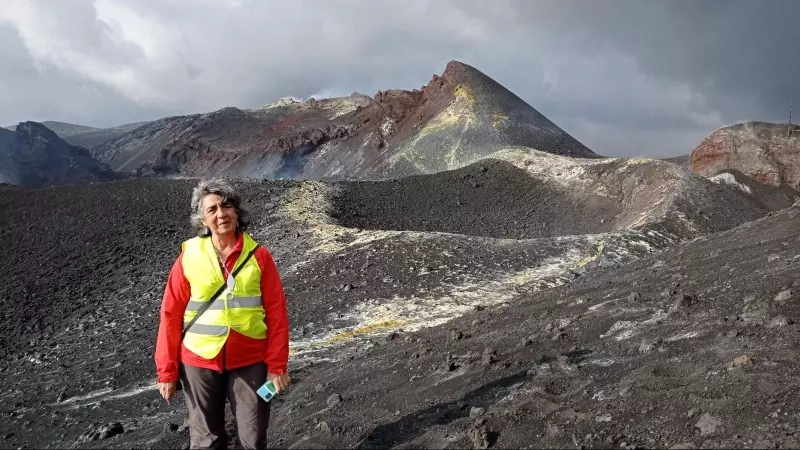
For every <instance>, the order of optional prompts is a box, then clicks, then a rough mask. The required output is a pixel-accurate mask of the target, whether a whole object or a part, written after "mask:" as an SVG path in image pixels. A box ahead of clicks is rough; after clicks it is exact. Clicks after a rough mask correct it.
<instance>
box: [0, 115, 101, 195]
mask: <svg viewBox="0 0 800 450" xmlns="http://www.w3.org/2000/svg"><path fill="white" fill-rule="evenodd" d="M115 178H117V176H116V174H114V172H113V171H111V169H110V168H109V167H108V166H107V165H105V164H102V163H100V162H98V161H97V160H95V159H94V158H93V157H92V156H91V154H89V151H88V150H87V149H85V148H83V147H78V146H74V145H70V144H69V143H67V142H66V141H64V140H63V139H61V138H60V137H58V135H57V134H56V133H55V132H53V131H52V130H50V129H49V128H47V127H45V126H44V125H42V124H40V123H37V122H22V123H20V124H19V125H16V126H15V127H14V131H11V130H8V129H0V183H9V184H17V185H24V186H42V185H51V184H55V185H61V184H77V183H83V182H90V181H107V180H113V179H115Z"/></svg>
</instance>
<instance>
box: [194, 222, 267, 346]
mask: <svg viewBox="0 0 800 450" xmlns="http://www.w3.org/2000/svg"><path fill="white" fill-rule="evenodd" d="M242 234H243V240H244V245H243V247H242V252H241V254H240V255H239V258H238V260H237V261H236V264H235V265H234V270H235V268H237V267H239V266H240V265H241V264H242V260H244V259H245V258H246V257H247V254H248V253H249V252H250V251H251V250H252V249H254V248H255V247H256V245H257V243H256V242H255V241H254V240H253V238H252V237H250V235H248V234H247V233H242ZM182 248H183V257H182V258H181V263H182V265H183V274H184V276H185V277H186V279H187V280H188V281H189V286H190V287H191V298H190V299H189V304H188V305H187V306H186V311H185V312H184V314H183V323H189V322H190V321H191V320H192V319H193V318H194V316H195V315H196V314H197V311H198V310H199V309H200V306H201V305H202V304H203V303H205V302H208V301H210V300H211V298H210V297H211V296H212V295H214V293H215V292H216V291H217V289H218V288H219V287H220V286H222V285H223V284H225V278H224V276H223V274H222V269H221V268H220V266H219V259H218V258H217V252H216V250H215V249H214V245H213V244H212V243H211V237H194V238H192V239H189V240H187V241H185V242H183V244H182ZM231 272H233V270H232V271H231ZM235 280H236V285H235V286H234V289H233V292H231V291H230V289H229V288H227V287H226V288H225V290H224V291H222V293H221V294H220V295H219V297H218V298H217V300H216V301H214V303H213V304H212V305H211V307H209V308H208V309H207V310H206V311H205V312H204V313H203V314H202V315H201V316H200V318H199V319H197V322H195V323H194V325H192V327H191V328H189V330H188V331H187V332H186V337H185V338H184V340H183V344H184V345H185V346H186V348H188V349H189V350H191V351H192V352H193V353H195V354H197V355H198V356H201V357H203V358H206V359H211V358H214V357H215V356H217V354H219V352H220V350H222V346H223V345H225V341H226V340H227V339H228V333H229V331H230V330H231V329H233V330H235V331H237V332H239V333H241V334H243V335H245V336H247V337H250V338H253V339H266V338H267V326H266V324H265V322H264V317H265V314H264V305H263V303H262V300H261V268H260V267H259V265H258V261H256V258H255V256H251V257H250V259H249V260H248V261H247V263H245V265H244V267H243V268H242V269H241V270H240V271H239V273H238V274H237V275H236V279H235Z"/></svg>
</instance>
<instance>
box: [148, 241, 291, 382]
mask: <svg viewBox="0 0 800 450" xmlns="http://www.w3.org/2000/svg"><path fill="white" fill-rule="evenodd" d="M242 245H243V238H242V234H241V233H239V238H238V241H237V242H236V245H235V246H234V247H233V251H232V252H231V254H230V255H229V256H228V259H227V260H226V261H225V267H227V269H228V271H229V272H231V271H233V269H234V266H235V265H236V260H237V259H238V258H239V254H240V253H241V252H242ZM182 257H183V252H181V254H180V255H179V256H178V259H177V260H176V261H175V264H174V265H173V266H172V270H170V273H169V278H168V279H167V286H166V289H165V290H164V298H163V300H162V302H161V322H160V323H159V326H158V338H157V340H156V352H155V362H156V370H157V372H158V382H159V383H166V382H173V381H177V380H178V364H179V363H180V362H182V363H184V364H186V365H190V366H195V367H201V368H206V369H213V370H216V371H219V372H222V370H223V369H227V370H231V369H236V368H238V367H244V366H249V365H250V364H254V363H257V362H259V361H264V362H265V363H266V364H267V368H268V369H267V370H269V372H270V373H276V374H282V373H286V364H287V362H288V360H289V316H288V314H287V311H286V297H284V294H283V286H282V285H281V279H280V275H279V274H278V269H277V268H276V267H275V262H274V261H273V260H272V255H270V253H269V251H268V250H267V249H266V248H265V247H264V246H259V248H258V250H256V252H255V253H254V254H253V258H255V260H256V261H257V262H258V265H259V267H260V268H261V298H262V301H263V303H264V311H265V312H266V319H265V321H266V323H267V339H266V340H264V339H252V338H249V337H247V336H245V335H243V334H241V333H237V332H236V331H233V330H231V331H230V334H229V335H228V340H227V341H226V342H225V346H224V347H222V351H220V352H219V354H218V355H217V356H216V357H215V358H213V359H206V358H203V357H201V356H198V355H196V354H195V353H193V352H192V351H191V350H189V349H187V348H186V347H185V346H184V345H183V344H182V343H180V340H181V331H182V329H183V313H184V311H185V310H186V305H187V304H188V303H189V297H190V294H191V290H190V286H189V281H188V280H187V279H186V277H185V276H184V275H183V266H182V264H181V258H182ZM223 276H227V275H225V274H223Z"/></svg>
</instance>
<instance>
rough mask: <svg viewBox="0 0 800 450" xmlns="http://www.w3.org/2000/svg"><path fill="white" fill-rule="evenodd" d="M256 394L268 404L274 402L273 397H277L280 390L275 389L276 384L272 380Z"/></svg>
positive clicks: (263, 385)
mask: <svg viewBox="0 0 800 450" xmlns="http://www.w3.org/2000/svg"><path fill="white" fill-rule="evenodd" d="M256 393H257V394H258V396H259V397H261V398H262V399H264V401H265V402H268V401H270V400H272V397H275V395H276V394H277V393H278V389H277V388H276V387H275V383H273V382H272V380H269V381H267V382H266V383H264V384H262V385H261V387H260V388H258V391H256Z"/></svg>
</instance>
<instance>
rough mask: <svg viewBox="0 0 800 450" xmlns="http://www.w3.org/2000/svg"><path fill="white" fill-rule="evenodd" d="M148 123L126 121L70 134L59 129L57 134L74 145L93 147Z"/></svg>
mask: <svg viewBox="0 0 800 450" xmlns="http://www.w3.org/2000/svg"><path fill="white" fill-rule="evenodd" d="M148 123H150V122H134V123H126V124H124V125H119V126H116V127H110V128H94V129H89V130H84V131H80V132H74V133H69V134H60V133H59V132H58V131H56V134H58V135H59V136H60V137H61V138H62V139H64V140H65V141H67V142H69V143H70V144H72V145H78V146H81V147H86V148H88V149H91V148H93V147H97V146H98V145H100V144H102V143H104V142H108V141H110V140H112V139H115V138H117V137H119V136H122V135H123V134H125V133H128V132H130V131H132V130H135V129H136V128H139V127H140V126H142V125H146V124H148Z"/></svg>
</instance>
